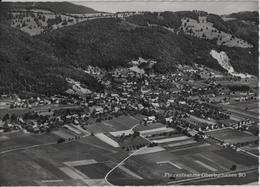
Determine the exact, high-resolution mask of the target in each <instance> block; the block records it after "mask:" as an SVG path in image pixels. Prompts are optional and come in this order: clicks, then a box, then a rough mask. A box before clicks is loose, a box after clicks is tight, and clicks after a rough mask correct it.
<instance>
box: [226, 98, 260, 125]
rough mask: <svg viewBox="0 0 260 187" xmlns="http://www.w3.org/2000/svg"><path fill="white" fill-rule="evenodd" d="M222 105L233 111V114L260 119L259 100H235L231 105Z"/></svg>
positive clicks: (240, 117)
mask: <svg viewBox="0 0 260 187" xmlns="http://www.w3.org/2000/svg"><path fill="white" fill-rule="evenodd" d="M222 107H223V108H224V109H226V110H227V111H229V112H231V116H234V117H238V118H239V119H250V120H254V121H258V116H259V106H258V101H247V102H234V103H231V104H229V105H222Z"/></svg>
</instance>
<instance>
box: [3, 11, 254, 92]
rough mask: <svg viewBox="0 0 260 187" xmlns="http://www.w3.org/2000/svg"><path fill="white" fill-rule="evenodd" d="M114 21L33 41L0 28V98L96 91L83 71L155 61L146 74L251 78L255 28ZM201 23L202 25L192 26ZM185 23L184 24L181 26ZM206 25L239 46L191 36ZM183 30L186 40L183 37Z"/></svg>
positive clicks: (173, 16) (162, 19) (146, 17)
mask: <svg viewBox="0 0 260 187" xmlns="http://www.w3.org/2000/svg"><path fill="white" fill-rule="evenodd" d="M117 17H118V16H115V17H114V18H107V17H106V18H98V19H92V20H88V21H85V22H81V23H78V24H75V25H71V26H67V27H63V28H59V29H56V30H53V31H52V32H45V33H43V34H40V35H38V36H34V37H31V36H30V35H28V34H26V33H24V32H22V31H20V30H19V29H15V28H12V27H10V26H9V25H8V23H7V24H0V29H1V31H0V41H1V43H0V67H1V69H0V93H21V92H24V91H26V92H33V93H41V94H49V95H51V94H55V93H64V91H66V90H67V89H69V88H71V84H72V83H76V82H77V81H79V82H80V83H81V85H83V87H84V86H86V87H87V88H88V89H90V90H98V89H102V86H101V85H100V84H99V83H98V82H97V80H96V79H95V78H93V77H91V76H90V75H88V74H86V73H84V71H82V70H79V69H87V67H88V65H93V66H99V67H102V68H106V69H111V68H113V67H118V66H127V64H128V62H129V61H131V60H133V59H137V58H138V57H143V58H144V59H153V60H156V61H158V63H156V64H155V65H154V70H155V71H156V72H161V73H165V72H169V71H173V70H174V69H175V68H176V65H178V64H194V63H199V64H204V65H206V66H208V67H211V68H214V69H219V70H222V71H227V70H228V71H229V70H232V73H234V74H235V73H236V72H238V73H250V74H254V75H258V48H257V44H256V42H253V40H252V41H250V40H248V38H250V37H251V36H253V37H255V38H257V39H258V36H255V35H254V34H255V32H256V31H257V30H258V29H256V28H255V27H256V26H257V25H252V24H251V23H250V25H251V27H252V28H251V27H248V28H246V27H245V26H243V27H244V29H245V30H243V29H242V28H243V27H242V26H240V22H242V21H243V20H226V21H224V20H223V19H222V18H221V17H219V16H216V15H213V16H211V15H209V14H207V13H205V12H177V13H172V12H163V13H144V14H141V15H130V16H123V17H118V18H117ZM201 17H206V20H205V19H203V21H202V20H201V21H200V19H201ZM187 18H188V19H189V21H188V22H189V23H186V25H184V22H183V20H184V19H185V20H186V22H187ZM234 21H237V22H234ZM238 21H239V22H238ZM232 24H236V28H237V29H234V28H233V27H232ZM206 25H207V26H211V29H212V28H213V27H214V29H215V30H217V33H220V34H221V35H222V34H223V35H224V33H225V34H227V35H231V36H232V39H234V38H241V40H243V41H244V43H240V44H239V45H225V44H223V43H218V40H217V39H216V38H210V36H213V35H214V36H216V32H215V31H214V32H213V33H214V34H212V32H208V33H206V31H205V30H204V29H202V30H201V29H198V27H202V28H203V26H206ZM187 27H189V28H191V29H192V30H193V33H194V34H190V33H187V32H186V31H184V28H187ZM181 28H182V29H181ZM208 29H209V28H208ZM239 29H240V30H239ZM246 29H248V30H250V31H251V32H252V33H251V34H249V33H248V32H247V30H246ZM185 30H186V29H185ZM212 30H213V29H212ZM242 31H243V32H242ZM202 34H205V36H206V37H202ZM226 42H229V41H226ZM246 44H248V46H246ZM249 45H252V46H249ZM222 57H223V58H224V60H223V61H221V58H222ZM231 66H232V67H231ZM68 80H69V81H68ZM83 89H84V88H83Z"/></svg>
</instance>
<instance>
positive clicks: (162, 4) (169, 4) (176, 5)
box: [74, 0, 258, 14]
mask: <svg viewBox="0 0 260 187" xmlns="http://www.w3.org/2000/svg"><path fill="white" fill-rule="evenodd" d="M106 1H107V0H100V1H99V2H97V0H96V2H91V1H84V0H83V1H77V2H76V1H75V2H74V3H76V4H80V5H84V6H87V7H91V8H94V9H95V10H99V11H104V12H120V11H166V10H167V11H180V10H204V11H207V12H210V13H215V14H229V13H232V12H238V11H257V10H258V1H257V0H255V1H240V2H237V1H231V0H229V1H227V0H226V1H223V0H222V1H214V0H213V1H212V0H211V2H209V1H205V0H204V1H200V2H198V1H194V0H189V1H187V0H186V1H182V2H180V1H178V0H175V1H174V0H173V1H169V0H168V1H162V0H161V1H158V0H152V2H151V1H150V2H145V0H143V1H140V0H132V1H129V0H121V1H116V2H112V1H113V0H108V1H107V2H106ZM114 1H115V0H114Z"/></svg>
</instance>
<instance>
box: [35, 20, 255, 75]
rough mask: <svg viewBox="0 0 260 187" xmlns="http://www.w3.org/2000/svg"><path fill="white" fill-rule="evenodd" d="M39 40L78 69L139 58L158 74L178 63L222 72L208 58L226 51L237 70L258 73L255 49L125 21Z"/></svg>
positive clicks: (74, 29) (96, 24)
mask: <svg viewBox="0 0 260 187" xmlns="http://www.w3.org/2000/svg"><path fill="white" fill-rule="evenodd" d="M39 37H40V38H41V39H42V40H44V41H46V42H48V43H51V44H52V46H53V48H54V50H55V54H56V55H57V56H58V57H59V58H61V59H63V61H64V62H67V63H69V64H73V65H77V66H85V65H86V64H92V65H99V66H102V67H105V68H109V67H112V66H118V65H121V66H124V65H126V62H128V61H129V60H131V59H134V58H137V57H140V56H141V57H143V58H152V59H156V60H158V61H159V62H161V63H158V64H157V65H156V67H157V70H160V71H161V70H163V68H164V67H167V68H168V67H170V66H174V65H176V64H178V63H185V64H192V63H194V62H197V63H203V64H205V65H207V66H210V67H214V68H218V69H221V67H220V65H219V64H218V62H217V61H216V60H215V59H214V58H212V56H211V55H210V52H211V50H213V49H214V50H217V51H225V52H226V53H227V55H228V57H229V59H230V63H231V64H232V65H233V67H234V69H235V70H236V71H238V72H243V73H245V72H247V73H251V74H255V75H256V74H257V73H258V71H257V66H258V63H257V62H258V58H257V57H258V51H257V49H256V48H255V47H253V48H252V47H250V48H241V47H230V46H225V45H218V44H217V43H216V42H215V41H214V40H209V39H202V38H199V37H196V36H192V35H187V34H186V33H182V32H172V31H171V30H169V29H168V28H165V27H163V26H149V25H147V26H145V25H142V24H137V23H133V22H129V21H127V20H124V19H115V18H110V19H98V20H92V21H87V22H84V23H80V24H77V25H74V26H71V27H66V28H62V29H59V30H56V31H54V32H52V33H46V34H44V35H41V36H39ZM168 69H170V68H168Z"/></svg>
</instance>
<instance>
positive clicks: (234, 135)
mask: <svg viewBox="0 0 260 187" xmlns="http://www.w3.org/2000/svg"><path fill="white" fill-rule="evenodd" d="M206 134H207V135H209V136H212V137H214V138H217V139H218V140H223V141H225V142H228V143H232V144H236V143H245V142H254V141H257V140H258V137H257V136H254V135H251V134H248V133H245V132H241V131H238V130H236V129H231V128H225V129H218V130H213V131H208V132H206Z"/></svg>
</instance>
